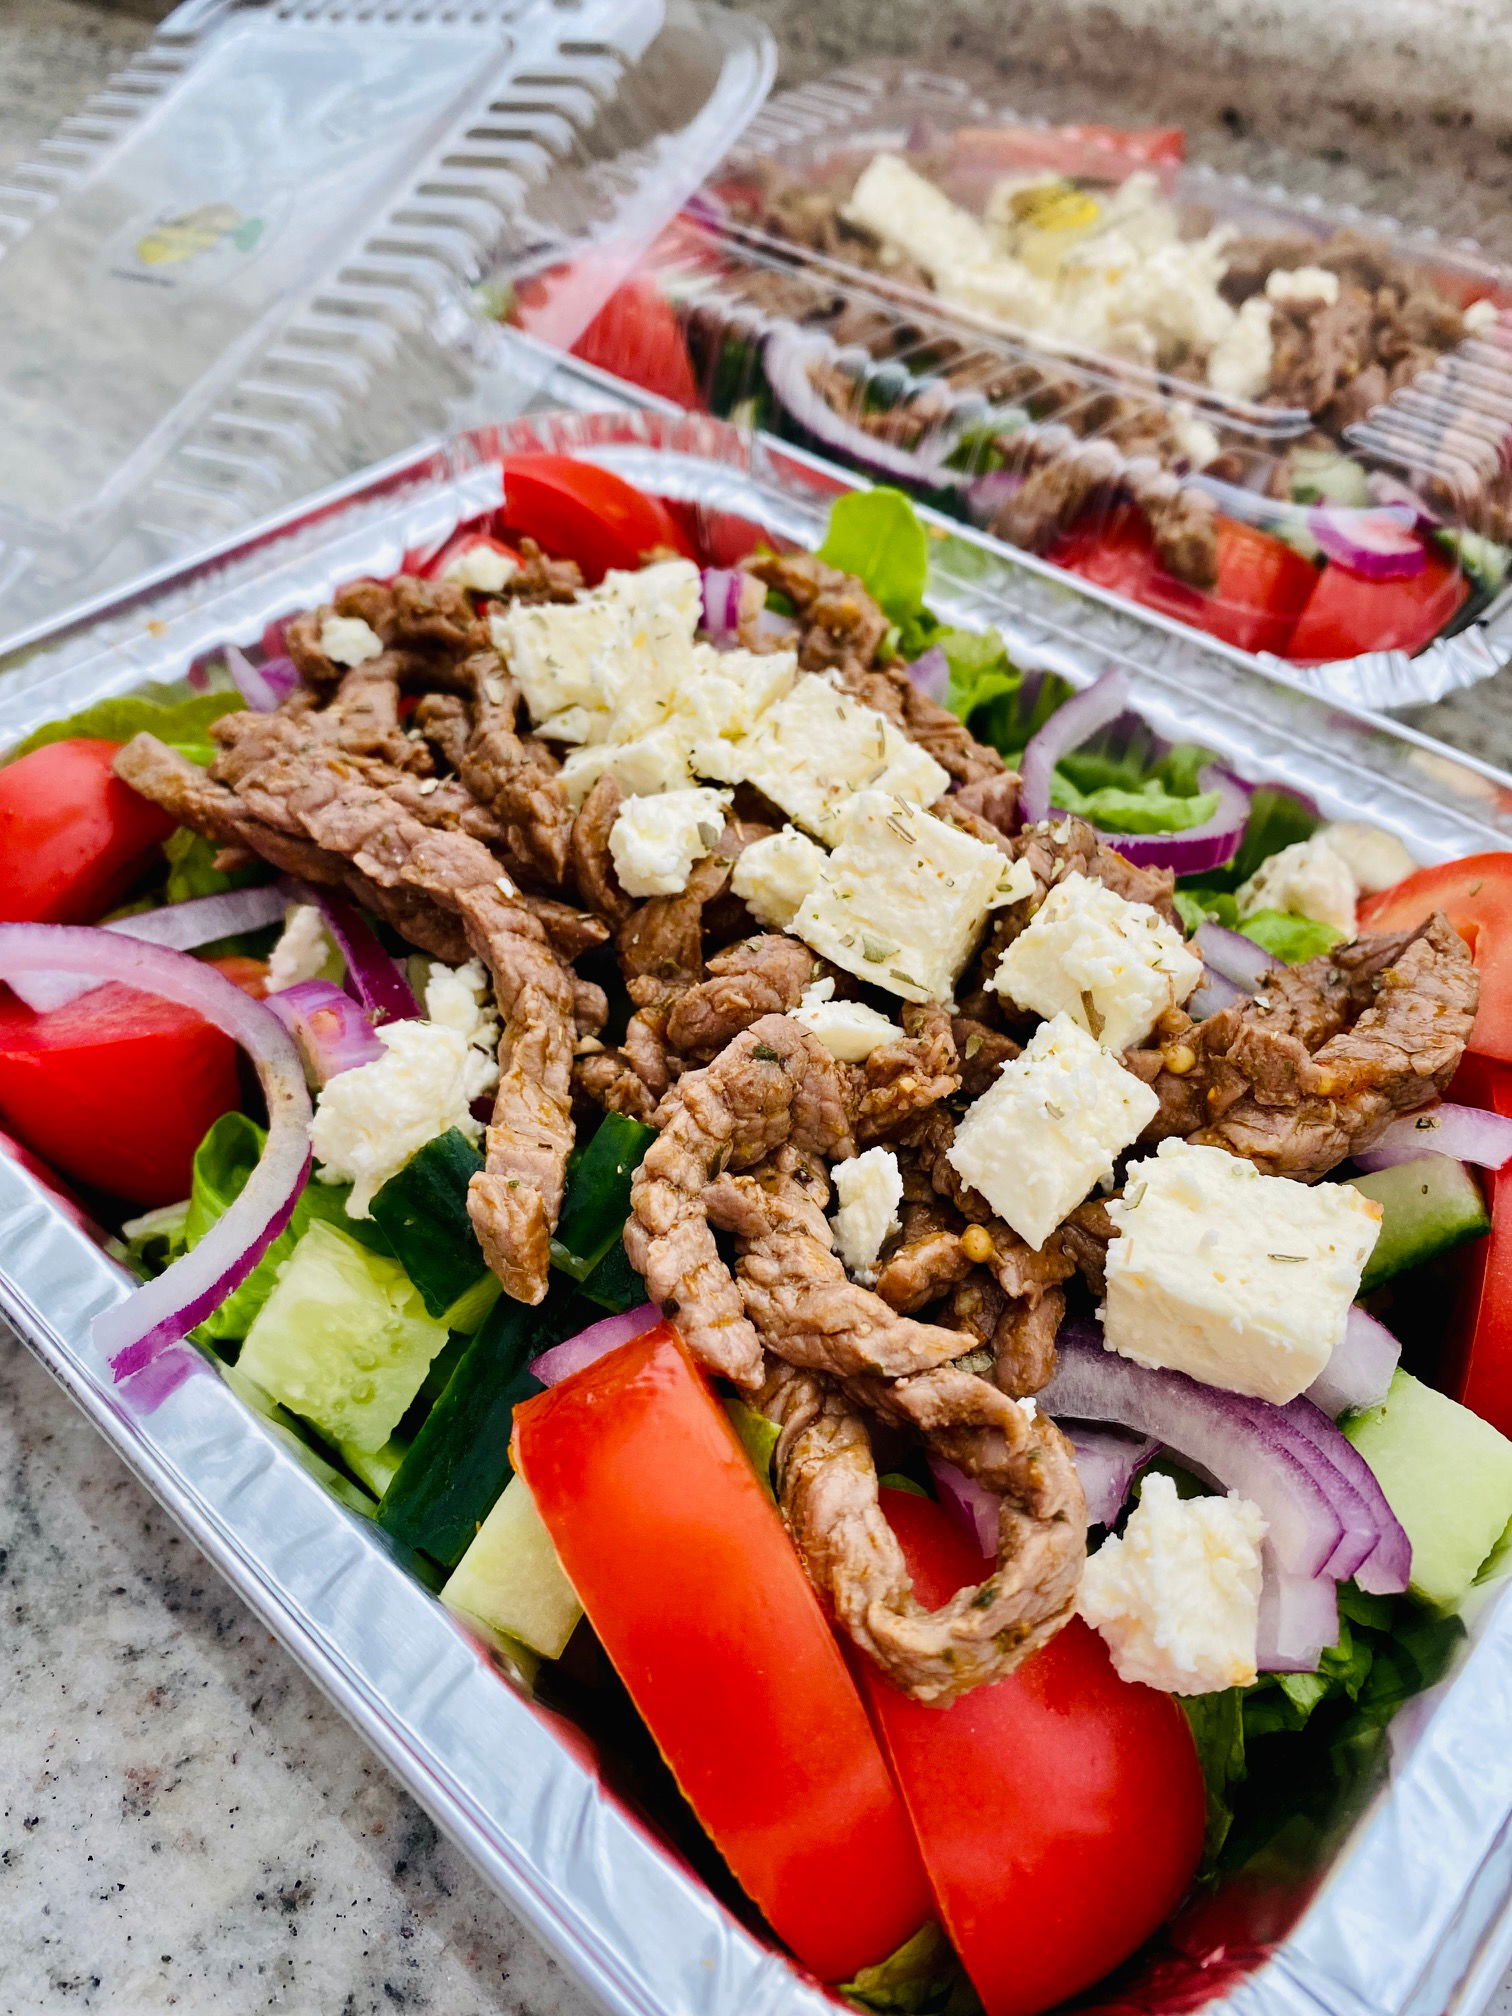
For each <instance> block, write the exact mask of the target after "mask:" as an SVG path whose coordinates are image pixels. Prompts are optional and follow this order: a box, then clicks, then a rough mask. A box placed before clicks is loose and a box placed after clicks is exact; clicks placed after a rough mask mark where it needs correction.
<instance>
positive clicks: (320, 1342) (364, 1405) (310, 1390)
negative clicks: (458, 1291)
mask: <svg viewBox="0 0 1512 2016" xmlns="http://www.w3.org/2000/svg"><path fill="white" fill-rule="evenodd" d="M445 1342H446V1327H445V1325H444V1324H442V1323H438V1322H437V1321H436V1320H435V1318H434V1317H433V1316H429V1315H427V1314H426V1310H425V1304H424V1302H423V1301H422V1300H421V1299H420V1293H419V1290H418V1289H417V1288H416V1287H415V1285H414V1283H413V1282H412V1281H411V1280H410V1278H409V1276H408V1275H407V1274H406V1273H405V1271H404V1269H403V1268H402V1267H401V1266H400V1265H399V1263H398V1261H397V1260H390V1259H388V1258H386V1257H385V1256H384V1255H383V1254H381V1253H371V1252H369V1251H368V1250H367V1248H366V1247H364V1246H359V1245H358V1244H357V1242H356V1240H355V1239H349V1238H348V1237H347V1235H346V1234H345V1233H344V1232H338V1231H337V1230H336V1228H335V1227H334V1226H333V1225H327V1224H325V1223H324V1222H323V1221H322V1220H320V1219H316V1220H315V1221H314V1222H313V1223H312V1224H311V1225H310V1227H309V1229H308V1231H306V1233H305V1234H304V1237H303V1238H302V1239H301V1240H300V1241H299V1244H298V1245H297V1246H296V1247H295V1248H294V1251H293V1253H292V1254H291V1255H290V1256H289V1258H288V1259H287V1260H286V1261H285V1262H284V1265H283V1267H282V1268H281V1269H280V1271H279V1276H278V1280H277V1282H276V1284H275V1286H274V1289H273V1292H272V1294H271V1295H270V1296H269V1297H268V1299H267V1301H266V1302H265V1303H264V1304H263V1306H262V1308H261V1309H260V1310H259V1311H258V1313H257V1318H256V1320H255V1321H254V1323H253V1325H252V1328H251V1329H250V1330H249V1331H248V1332H247V1341H246V1342H245V1343H244V1344H243V1346H242V1349H241V1357H240V1358H239V1360H238V1361H237V1362H238V1365H239V1366H240V1369H241V1371H242V1373H243V1375H244V1376H245V1377H246V1378H248V1379H254V1380H255V1381H256V1382H257V1384H258V1385H259V1386H261V1387H262V1388H263V1390H264V1392H266V1393H268V1394H271V1396H272V1397H273V1399H275V1400H278V1401H281V1402H282V1403H283V1405H284V1406H285V1407H287V1408H288V1409H289V1411H290V1412H291V1413H293V1414H299V1415H302V1416H303V1418H304V1419H305V1420H306V1421H309V1422H312V1423H313V1424H314V1426H315V1427H316V1428H318V1429H319V1430H320V1432H321V1434H322V1435H324V1436H325V1438H326V1440H327V1441H328V1442H331V1443H333V1444H335V1445H336V1446H337V1447H339V1446H340V1445H341V1444H342V1443H344V1442H350V1443H353V1444H355V1446H356V1447H357V1448H359V1449H365V1450H367V1451H368V1452H369V1454H374V1453H376V1452H377V1451H378V1450H379V1449H381V1448H382V1447H383V1445H384V1443H385V1442H387V1440H388V1439H389V1437H390V1435H392V1434H393V1432H394V1430H395V1428H396V1427H397V1426H398V1425H399V1420H400V1417H401V1416H402V1414H403V1413H404V1410H405V1408H406V1407H408V1406H409V1404H410V1402H411V1401H412V1400H413V1399H414V1397H415V1395H416V1394H417V1393H418V1392H419V1391H420V1386H421V1382H422V1381H423V1380H424V1378H425V1374H426V1370H427V1368H428V1367H429V1365H430V1362H431V1360H432V1359H433V1358H434V1357H435V1355H436V1353H437V1352H438V1351H439V1350H440V1349H441V1347H442V1345H443V1344H444V1343H445Z"/></svg>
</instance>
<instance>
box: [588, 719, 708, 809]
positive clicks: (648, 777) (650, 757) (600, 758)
mask: <svg viewBox="0 0 1512 2016" xmlns="http://www.w3.org/2000/svg"><path fill="white" fill-rule="evenodd" d="M557 774H558V776H559V777H560V778H561V780H562V788H563V790H564V791H565V792H566V793H567V798H568V802H569V803H570V804H571V805H573V806H574V807H575V806H578V805H581V804H582V802H583V800H584V799H585V798H586V797H587V796H588V793H589V792H590V791H591V790H592V789H593V787H594V785H595V784H596V783H597V782H598V780H599V779H600V777H603V776H606V775H607V776H610V777H614V778H617V779H618V780H619V784H620V787H621V789H622V790H624V791H625V792H626V793H628V794H629V795H630V796H631V797H635V798H652V797H655V796H656V794H657V793H658V792H660V791H684V790H687V789H689V788H690V787H691V786H692V785H693V784H694V783H695V782H696V781H697V780H696V779H695V778H694V775H693V772H692V771H691V770H690V769H689V768H688V750H687V744H686V742H685V741H684V740H683V738H682V736H681V735H680V734H679V733H678V732H677V730H676V729H675V728H674V727H672V726H671V725H670V724H669V723H666V722H664V723H663V724H662V726H661V727H660V728H653V729H652V730H651V732H650V734H649V735H641V736H637V737H636V738H635V740H633V741H630V742H589V743H585V744H584V745H583V746H582V747H581V748H578V749H573V750H570V751H569V752H568V754H567V756H566V757H565V758H564V759H563V763H562V767H561V769H560V771H558V773H557Z"/></svg>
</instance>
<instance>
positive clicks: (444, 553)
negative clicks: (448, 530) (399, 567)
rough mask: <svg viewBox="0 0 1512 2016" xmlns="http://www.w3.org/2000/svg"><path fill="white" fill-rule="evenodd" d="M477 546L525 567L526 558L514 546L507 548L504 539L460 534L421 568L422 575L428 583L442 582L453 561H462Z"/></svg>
mask: <svg viewBox="0 0 1512 2016" xmlns="http://www.w3.org/2000/svg"><path fill="white" fill-rule="evenodd" d="M475 546H486V547H487V548H488V550H489V551H490V552H491V553H502V554H503V556H504V558H505V559H506V560H512V561H513V562H514V564H515V566H516V567H523V566H524V564H525V556H524V555H523V554H522V553H519V552H517V551H516V550H515V548H514V547H513V546H506V545H505V544H504V541H503V540H502V539H495V538H493V537H492V536H491V535H490V534H489V533H487V532H459V533H458V534H457V535H456V537H455V538H454V539H448V540H447V542H446V544H445V545H444V546H443V547H442V548H441V551H440V552H439V553H438V554H437V555H436V557H435V559H434V560H427V561H426V563H425V565H424V566H423V567H421V568H420V570H419V571H420V574H421V576H422V578H423V579H425V580H427V581H439V580H441V579H442V578H443V577H444V575H445V573H446V570H447V568H448V567H450V566H451V565H452V563H453V561H456V560H460V559H461V558H462V555H463V554H464V553H471V552H472V550H473V548H474V547H475Z"/></svg>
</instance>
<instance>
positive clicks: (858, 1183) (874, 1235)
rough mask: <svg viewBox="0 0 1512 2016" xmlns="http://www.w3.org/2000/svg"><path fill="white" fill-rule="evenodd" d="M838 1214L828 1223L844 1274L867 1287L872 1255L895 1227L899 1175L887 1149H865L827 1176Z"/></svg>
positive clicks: (871, 1277) (899, 1199) (895, 1160)
mask: <svg viewBox="0 0 1512 2016" xmlns="http://www.w3.org/2000/svg"><path fill="white" fill-rule="evenodd" d="M830 1173H831V1175H832V1176H833V1178H834V1184H835V1196H836V1198H837V1199H838V1200H839V1204H840V1209H839V1210H838V1211H837V1212H836V1213H835V1215H834V1217H833V1218H832V1219H831V1220H830V1223H831V1225H832V1226H833V1227H834V1232H835V1249H836V1251H837V1252H838V1253H839V1255H840V1258H841V1259H842V1260H843V1261H844V1262H845V1266H846V1271H847V1272H848V1273H850V1274H851V1275H853V1276H854V1277H855V1279H856V1280H857V1281H860V1282H863V1283H865V1284H866V1285H867V1286H868V1287H869V1286H870V1285H871V1283H872V1282H873V1281H875V1280H876V1278H877V1273H876V1268H877V1255H878V1254H879V1253H880V1252H881V1251H882V1247H883V1245H884V1243H885V1242H886V1241H887V1239H888V1238H889V1237H890V1236H891V1235H892V1234H893V1233H894V1232H896V1231H897V1229H898V1225H899V1218H898V1206H899V1205H900V1204H901V1203H902V1201H903V1175H902V1171H901V1170H900V1169H899V1168H898V1158H897V1156H896V1155H894V1154H893V1152H892V1150H891V1149H890V1148H868V1149H867V1151H866V1153H865V1154H864V1155H853V1156H852V1157H851V1159H850V1161H849V1162H837V1163H836V1164H835V1166H834V1169H833V1170H832V1171H831V1172H830Z"/></svg>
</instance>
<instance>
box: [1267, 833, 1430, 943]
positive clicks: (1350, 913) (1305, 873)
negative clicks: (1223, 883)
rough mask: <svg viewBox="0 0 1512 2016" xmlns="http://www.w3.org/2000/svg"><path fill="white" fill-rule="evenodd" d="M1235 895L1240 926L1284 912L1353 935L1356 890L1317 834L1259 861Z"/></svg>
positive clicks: (1344, 865)
mask: <svg viewBox="0 0 1512 2016" xmlns="http://www.w3.org/2000/svg"><path fill="white" fill-rule="evenodd" d="M1345 844H1346V846H1347V845H1348V843H1347V842H1346V843H1345ZM1409 872H1410V871H1409ZM1399 879H1400V878H1399ZM1235 894H1236V900H1237V901H1238V904H1239V916H1240V920H1241V922H1242V921H1243V919H1244V918H1246V917H1253V916H1254V914H1255V912H1256V911H1257V910H1287V911H1290V912H1291V913H1292V915H1293V916H1295V917H1311V918H1312V919H1313V921H1314V922H1315V923H1318V924H1327V925H1330V926H1331V927H1332V928H1333V929H1334V930H1335V931H1341V932H1342V933H1343V934H1344V936H1345V937H1346V938H1353V936H1354V935H1355V905H1356V903H1357V901H1358V900H1359V894H1360V892H1359V887H1358V885H1357V884H1356V882H1355V878H1354V874H1353V872H1352V870H1351V869H1350V866H1349V863H1348V861H1347V860H1346V859H1345V856H1344V854H1343V852H1341V851H1340V849H1338V848H1336V847H1335V846H1333V844H1332V843H1331V842H1330V841H1329V840H1328V839H1326V838H1325V837H1324V835H1323V834H1321V833H1314V835H1313V836H1312V838H1311V839H1310V840H1294V841H1293V842H1292V844H1291V846H1290V847H1283V848H1282V849H1281V850H1280V852H1279V853H1277V854H1272V855H1271V856H1270V857H1269V859H1268V860H1265V861H1262V862H1261V863H1260V866H1259V867H1258V868H1257V869H1256V870H1255V872H1254V874H1253V875H1251V877H1250V878H1249V880H1248V881H1247V882H1241V883H1240V885H1239V888H1238V890H1237V891H1236V892H1235Z"/></svg>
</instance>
